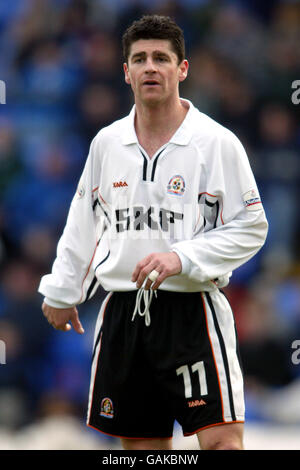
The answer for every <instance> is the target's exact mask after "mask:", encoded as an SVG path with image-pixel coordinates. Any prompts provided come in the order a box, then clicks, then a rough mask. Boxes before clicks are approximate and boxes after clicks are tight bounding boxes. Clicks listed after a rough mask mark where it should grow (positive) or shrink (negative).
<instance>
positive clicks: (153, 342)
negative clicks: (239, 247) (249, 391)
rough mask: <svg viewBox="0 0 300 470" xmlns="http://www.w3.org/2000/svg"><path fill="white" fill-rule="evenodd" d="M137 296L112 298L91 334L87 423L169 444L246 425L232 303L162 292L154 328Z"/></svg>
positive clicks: (214, 295) (153, 311) (213, 296)
mask: <svg viewBox="0 0 300 470" xmlns="http://www.w3.org/2000/svg"><path fill="white" fill-rule="evenodd" d="M135 302H136V291H132V292H113V293H109V294H108V295H107V297H106V298H105V299H104V301H103V304H102V307H101V310H100V313H99V316H98V320H97V324H96V330H95V340H94V352H93V361H92V372H91V385H90V394H89V406H88V417H87V424H88V426H91V427H93V428H95V429H97V430H99V431H102V432H104V433H106V434H110V435H113V436H118V437H124V438H171V437H172V434H173V427H174V422H175V420H176V421H177V422H178V423H179V424H180V425H181V426H182V430H183V434H184V435H191V434H194V433H196V432H197V431H200V430H201V429H204V428H206V427H209V426H213V425H218V424H224V423H232V422H243V421H244V395H243V377H242V372H241V367H240V361H239V355H238V352H237V351H238V343H237V337H236V329H235V323H234V318H233V314H232V311H231V308H230V305H229V303H228V301H227V299H226V297H225V296H224V294H223V293H221V292H220V291H219V290H216V291H213V292H211V293H207V292H196V293H177V292H166V291H161V290H159V291H158V292H157V298H156V297H154V296H153V300H152V303H151V306H150V316H151V324H150V325H149V326H146V324H145V317H141V316H139V315H136V317H135V319H134V320H133V321H132V314H133V311H134V307H135Z"/></svg>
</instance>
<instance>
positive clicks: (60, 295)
mask: <svg viewBox="0 0 300 470" xmlns="http://www.w3.org/2000/svg"><path fill="white" fill-rule="evenodd" d="M96 149H97V143H95V139H94V140H93V142H92V144H91V147H90V152H89V155H88V158H87V161H86V164H85V167H84V170H83V173H82V175H81V178H80V181H79V184H78V187H77V191H76V193H75V195H74V197H73V200H72V202H71V206H70V209H69V213H68V217H67V221H66V225H65V228H64V231H63V234H62V236H61V238H60V240H59V242H58V245H57V256H56V259H55V261H54V264H53V267H52V272H51V274H47V275H45V276H43V277H42V279H41V282H40V286H39V289H38V291H39V292H40V293H41V294H43V295H44V296H45V301H46V302H47V303H48V304H49V305H51V306H53V307H56V308H66V307H70V306H74V305H77V304H79V303H82V302H83V301H84V300H85V297H86V294H87V291H88V289H89V287H90V286H91V282H92V280H93V278H94V272H93V269H92V261H93V258H94V256H95V252H96V249H97V245H98V243H99V240H100V239H101V236H102V233H103V230H104V222H103V220H102V219H101V216H99V215H98V212H97V203H96V202H97V190H98V181H99V163H98V161H97V158H96V151H97V150H96Z"/></svg>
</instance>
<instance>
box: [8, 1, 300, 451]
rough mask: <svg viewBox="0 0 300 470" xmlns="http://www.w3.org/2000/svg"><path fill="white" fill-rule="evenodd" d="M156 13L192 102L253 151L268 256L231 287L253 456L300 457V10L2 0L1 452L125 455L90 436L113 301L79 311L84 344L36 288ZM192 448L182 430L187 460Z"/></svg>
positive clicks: (294, 6) (284, 4)
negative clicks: (56, 324) (178, 43)
mask: <svg viewBox="0 0 300 470" xmlns="http://www.w3.org/2000/svg"><path fill="white" fill-rule="evenodd" d="M147 12H156V13H159V14H167V15H170V16H172V17H174V18H175V19H176V21H177V22H178V23H179V24H180V26H181V27H182V28H183V29H184V32H185V37H186V46H187V57H188V59H189V60H190V73H189V77H188V79H187V81H186V82H184V83H183V84H182V87H181V96H183V97H185V98H189V99H191V100H192V101H193V102H194V104H195V105H196V106H197V107H199V109H200V110H202V111H203V112H205V113H208V114H209V115H210V116H212V117H213V118H214V119H216V120H217V121H219V122H220V123H221V124H223V125H225V126H226V127H229V128H230V129H231V130H233V131H234V132H235V133H236V134H237V135H238V137H239V138H240V139H241V141H242V142H243V144H244V146H245V147H246V149H247V151H248V155H249V159H250V162H251V165H252V168H253V171H254V173H255V176H256V179H257V183H258V185H259V189H260V192H261V195H262V198H263V201H264V205H265V209H266V212H267V216H268V220H269V223H270V230H269V236H268V240H267V243H266V245H265V247H264V248H263V249H262V250H261V252H260V253H259V255H258V256H256V257H255V258H254V259H253V260H252V261H250V262H249V263H248V264H247V265H245V266H244V267H242V268H240V269H239V270H237V272H236V273H234V276H233V278H232V282H231V284H230V286H229V287H228V288H227V289H226V292H227V295H228V296H229V297H230V299H231V302H232V305H233V308H234V312H235V316H236V322H237V328H238V333H239V337H240V343H241V356H242V361H243V367H244V373H245V391H246V406H247V414H246V417H247V424H246V433H245V444H246V448H249V449H266V450H267V449H300V399H299V396H300V364H299V365H298V364H297V363H296V362H298V361H297V360H296V361H292V354H293V352H294V353H295V355H294V357H295V358H296V359H297V358H298V359H300V354H299V355H298V356H297V354H296V351H295V350H294V349H293V348H292V343H293V342H294V341H295V340H297V339H298V340H300V244H299V234H300V233H299V232H300V230H299V229H300V226H299V220H300V218H299V200H300V185H299V181H300V152H299V150H300V124H299V122H300V121H299V114H300V113H299V111H300V104H298V105H297V104H296V103H293V101H292V98H291V97H292V93H293V90H292V83H293V82H294V81H295V80H300V47H299V44H300V30H299V28H300V26H299V25H300V4H299V1H297V0H294V1H276V0H265V1H263V2H260V1H258V0H240V1H239V0H232V1H230V0H228V1H225V0H224V1H213V0H212V1H209V0H177V1H171V0H170V1H167V0H140V1H138V0H127V1H126V0H12V1H8V2H6V1H1V2H0V41H1V54H0V79H1V80H3V81H4V82H5V84H6V92H7V94H6V104H1V105H0V266H1V273H0V340H2V341H4V342H5V345H6V364H0V449H113V448H118V445H119V444H118V442H117V441H116V440H114V438H110V437H106V436H104V435H102V434H100V433H97V432H96V431H93V430H91V429H89V428H87V427H86V426H85V414H86V404H87V396H88V386H89V374H90V357H91V347H92V338H93V328H94V324H95V320H96V316H97V313H98V310H99V304H100V301H101V299H102V298H103V292H102V291H101V290H100V291H98V293H97V297H95V298H94V299H93V300H92V301H90V302H89V303H87V304H85V305H82V306H80V308H79V312H80V317H81V319H82V323H83V325H84V328H85V331H86V333H85V335H84V336H79V335H77V334H76V333H74V332H73V331H72V332H70V333H61V332H58V331H55V330H53V329H52V328H51V327H50V326H49V325H48V323H47V322H46V321H45V320H44V318H43V316H42V312H41V308H40V307H41V302H42V298H41V296H40V295H39V294H38V293H37V287H38V284H39V280H40V277H41V275H42V274H44V273H46V272H48V271H49V269H50V266H51V264H52V261H53V259H54V256H55V248H56V243H57V241H58V238H59V236H60V234H61V232H62V229H63V226H64V222H65V218H66V214H67V211H68V207H69V204H70V201H71V198H72V196H73V193H74V191H75V189H76V186H77V181H78V178H79V175H80V173H81V170H82V168H83V165H84V162H85V159H86V155H87V152H88V147H89V143H90V141H91V139H92V137H94V135H95V134H96V133H97V131H98V130H99V129H100V128H101V127H102V126H105V125H106V124H108V123H110V122H111V121H112V120H114V119H116V118H119V117H121V116H123V115H125V114H127V113H128V111H129V109H130V107H131V105H132V97H131V92H130V90H129V88H128V87H127V85H125V83H124V81H123V74H122V54H121V48H120V39H121V35H122V32H123V31H124V28H125V27H126V26H127V25H128V24H129V23H130V22H131V21H132V20H134V19H136V18H138V17H140V16H141V15H142V14H145V13H147ZM128 406H133V407H134V404H132V403H130V397H128ZM195 444H196V442H195V439H194V438H185V439H183V438H182V436H181V434H180V431H179V429H178V427H177V426H176V427H175V448H178V449H180V448H184V447H189V448H193V447H194V446H195Z"/></svg>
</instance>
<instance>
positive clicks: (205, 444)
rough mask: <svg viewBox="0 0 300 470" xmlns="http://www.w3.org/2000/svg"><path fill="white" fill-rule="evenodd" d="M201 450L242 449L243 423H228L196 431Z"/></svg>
mask: <svg viewBox="0 0 300 470" xmlns="http://www.w3.org/2000/svg"><path fill="white" fill-rule="evenodd" d="M197 436H198V440H199V445H200V448H201V449H202V450H243V448H244V444H243V437H244V424H243V423H228V424H222V425H220V426H212V427H209V428H207V429H202V431H199V432H198V433H197Z"/></svg>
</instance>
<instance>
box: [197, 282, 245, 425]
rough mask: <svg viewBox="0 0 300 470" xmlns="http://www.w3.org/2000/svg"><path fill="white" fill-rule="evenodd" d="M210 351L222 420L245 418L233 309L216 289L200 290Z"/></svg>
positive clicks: (240, 419) (241, 419)
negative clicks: (201, 291)
mask: <svg viewBox="0 0 300 470" xmlns="http://www.w3.org/2000/svg"><path fill="white" fill-rule="evenodd" d="M202 298H203V302H204V305H205V311H206V317H207V327H208V333H209V336H210V341H211V347H212V352H213V355H214V358H215V365H216V368H217V374H218V378H219V386H220V394H221V399H222V411H223V420H224V422H231V421H244V415H245V406H244V393H243V375H242V371H241V367H240V362H239V358H238V356H237V338H236V329H235V322H234V318H233V316H232V311H231V309H230V306H229V304H228V302H227V300H226V298H225V297H224V296H223V295H222V294H221V293H220V292H219V291H216V292H214V293H208V292H205V293H203V294H202Z"/></svg>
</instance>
